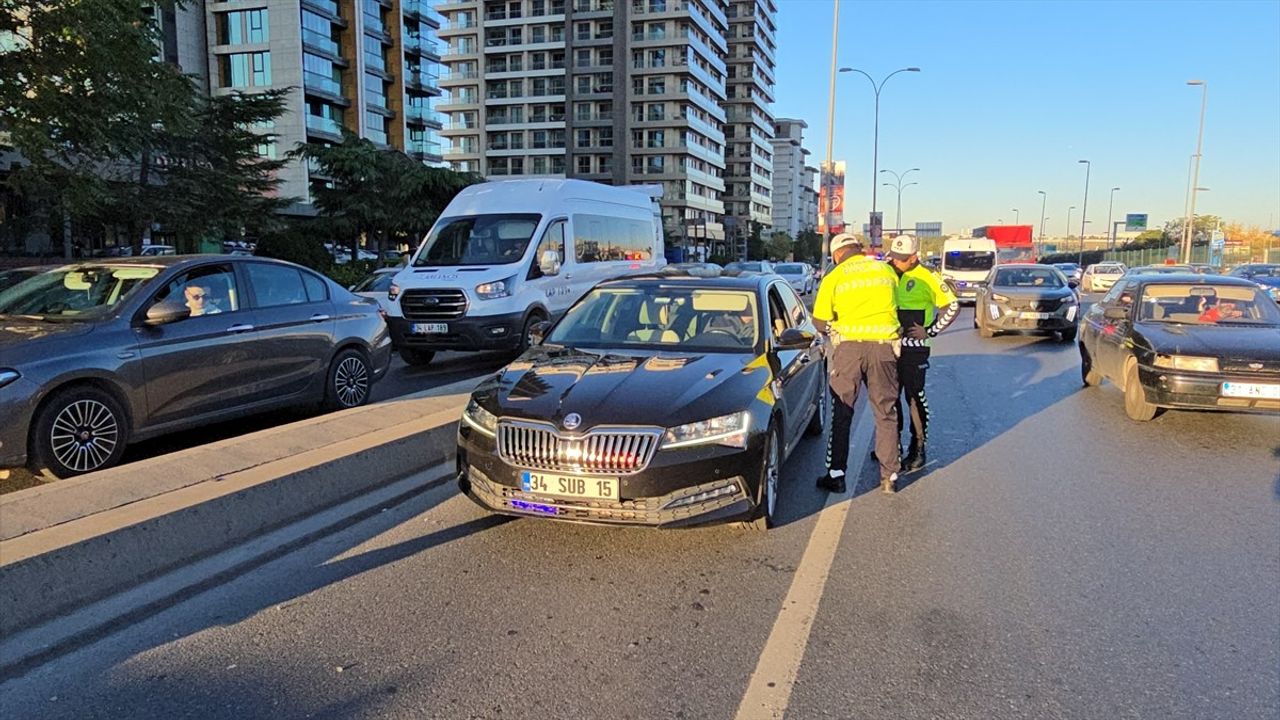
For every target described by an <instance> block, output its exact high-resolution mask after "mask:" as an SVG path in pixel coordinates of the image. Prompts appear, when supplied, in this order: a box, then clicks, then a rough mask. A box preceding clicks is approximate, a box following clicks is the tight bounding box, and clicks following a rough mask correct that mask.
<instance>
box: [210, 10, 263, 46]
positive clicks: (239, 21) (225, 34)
mask: <svg viewBox="0 0 1280 720" xmlns="http://www.w3.org/2000/svg"><path fill="white" fill-rule="evenodd" d="M269 39H270V38H269V37H268V36H267V11H266V10H265V9H262V10H241V11H237V12H229V13H225V14H223V15H222V17H221V22H220V23H219V27H218V43H219V44H221V45H244V44H247V43H265V42H267V41H268V40H269Z"/></svg>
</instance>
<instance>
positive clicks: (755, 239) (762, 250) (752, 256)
mask: <svg viewBox="0 0 1280 720" xmlns="http://www.w3.org/2000/svg"><path fill="white" fill-rule="evenodd" d="M763 235H764V226H763V225H761V224H760V223H758V222H756V221H755V220H752V221H751V234H750V235H749V236H748V237H747V259H748V260H766V259H768V258H766V257H765V254H766V253H767V252H768V249H767V248H766V247H765V242H764V237H763Z"/></svg>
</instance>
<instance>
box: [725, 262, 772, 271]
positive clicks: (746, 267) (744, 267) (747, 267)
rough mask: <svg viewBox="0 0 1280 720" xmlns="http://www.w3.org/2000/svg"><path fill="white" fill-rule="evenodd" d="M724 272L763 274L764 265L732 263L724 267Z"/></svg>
mask: <svg viewBox="0 0 1280 720" xmlns="http://www.w3.org/2000/svg"><path fill="white" fill-rule="evenodd" d="M724 269H725V270H737V271H739V272H757V273H758V272H764V263H758V262H732V263H729V264H728V265H725V266H724Z"/></svg>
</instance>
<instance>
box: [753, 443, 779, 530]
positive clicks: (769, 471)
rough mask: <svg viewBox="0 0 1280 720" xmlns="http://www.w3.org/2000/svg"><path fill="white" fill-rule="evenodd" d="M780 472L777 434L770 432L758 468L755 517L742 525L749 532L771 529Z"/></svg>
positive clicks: (775, 508)
mask: <svg viewBox="0 0 1280 720" xmlns="http://www.w3.org/2000/svg"><path fill="white" fill-rule="evenodd" d="M781 472H782V449H781V446H780V444H779V443H778V433H777V431H775V430H770V431H769V434H768V435H767V436H766V438H765V448H764V460H763V461H762V462H761V468H760V502H759V505H757V506H756V511H755V516H754V517H753V518H752V519H751V520H748V521H747V522H746V523H744V524H745V525H746V526H747V528H749V529H751V530H758V531H764V530H768V529H769V528H771V527H773V518H774V513H775V511H776V510H777V507H778V480H779V477H780V475H781Z"/></svg>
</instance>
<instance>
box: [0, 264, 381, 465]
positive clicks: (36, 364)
mask: <svg viewBox="0 0 1280 720" xmlns="http://www.w3.org/2000/svg"><path fill="white" fill-rule="evenodd" d="M390 356H391V339H390V337H389V335H388V333H387V326H386V323H385V322H383V320H382V317H381V316H380V315H379V314H378V305H377V302H376V301H374V300H369V299H365V298H359V297H356V296H355V295H352V294H351V293H350V292H348V291H347V290H346V289H344V288H342V287H340V286H338V285H337V284H335V283H334V282H333V281H331V280H329V279H328V278H325V277H324V276H322V275H319V274H317V273H314V272H312V271H311V270H308V269H306V268H303V267H300V266H297V265H294V264H291V263H285V262H280V261H277V260H267V259H264V258H253V257H228V256H226V255H181V256H175V255H168V256H156V257H147V258H121V259H102V260H94V261H88V262H81V263H74V264H70V265H64V266H61V267H57V268H55V269H51V270H48V271H47V272H44V273H41V274H40V275H37V276H35V277H32V278H29V279H27V280H26V281H24V282H22V283H19V284H17V285H15V286H13V287H11V288H9V289H8V290H4V291H0V418H4V422H3V423H0V468H5V467H17V466H21V465H23V464H27V465H29V466H30V467H31V469H32V470H33V471H35V472H39V473H42V474H44V475H46V476H51V477H56V478H65V477H69V476H72V475H80V474H82V473H87V472H92V471H95V470H102V469H105V468H108V467H110V466H112V465H114V464H116V463H117V462H119V460H120V456H121V455H122V454H123V452H124V448H125V446H126V445H128V444H129V443H131V442H134V441H138V440H144V439H147V438H151V437H155V436H158V435H163V434H166V433H170V432H173V431H176V430H182V429H187V428H191V427H198V426H201V425H205V424H208V423H212V422H217V421H221V420H228V419H231V418H234V417H239V416H243V415H248V414H251V413H258V412H263V411H267V410H273V409H276V408H280V407H283V406H290V405H301V404H310V403H316V404H323V405H324V406H326V407H328V408H332V409H339V408H348V407H355V406H357V405H362V404H364V403H365V402H367V401H368V399H369V393H370V390H371V388H372V387H373V383H374V382H375V381H376V380H377V379H378V378H380V377H381V376H382V375H383V374H384V373H385V372H386V369H387V366H388V363H389V362H390Z"/></svg>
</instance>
